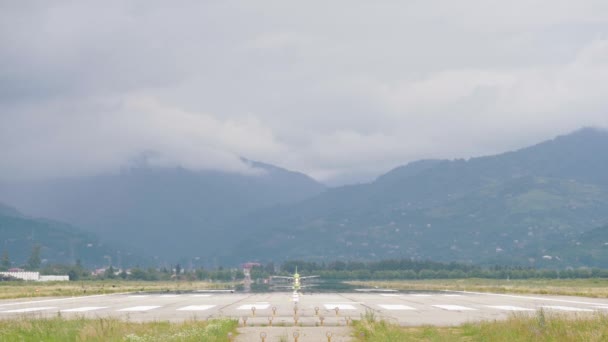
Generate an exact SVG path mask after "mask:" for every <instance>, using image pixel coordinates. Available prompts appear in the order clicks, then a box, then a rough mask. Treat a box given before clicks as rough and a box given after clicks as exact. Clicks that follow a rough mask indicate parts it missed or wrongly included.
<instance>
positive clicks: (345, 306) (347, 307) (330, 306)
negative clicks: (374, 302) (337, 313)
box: [325, 304, 357, 310]
mask: <svg viewBox="0 0 608 342" xmlns="http://www.w3.org/2000/svg"><path fill="white" fill-rule="evenodd" d="M325 308H326V309H327V310H335V309H336V308H338V310H357V309H356V308H355V307H354V306H352V305H348V304H325Z"/></svg>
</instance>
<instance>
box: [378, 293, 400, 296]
mask: <svg viewBox="0 0 608 342" xmlns="http://www.w3.org/2000/svg"><path fill="white" fill-rule="evenodd" d="M380 295H381V296H383V297H401V295H400V294H394V293H382V294H380Z"/></svg>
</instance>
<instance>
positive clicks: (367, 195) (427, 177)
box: [232, 129, 608, 267]
mask: <svg viewBox="0 0 608 342" xmlns="http://www.w3.org/2000/svg"><path fill="white" fill-rule="evenodd" d="M605 151H608V133H607V132H606V131H602V130H596V129H583V130H580V131H577V132H574V133H572V134H570V135H566V136H560V137H557V138H556V139H553V140H550V141H547V142H544V143H540V144H538V145H535V146H531V147H528V148H525V149H522V150H519V151H515V152H509V153H504V154H500V155H496V156H489V157H482V158H472V159H469V160H426V161H420V162H414V163H411V164H408V165H406V166H403V167H398V168H396V169H394V170H392V171H391V172H389V173H387V174H385V175H383V176H381V177H379V178H378V179H377V180H376V181H375V182H372V183H370V184H363V185H354V186H345V187H341V188H336V189H330V190H328V191H326V192H324V193H322V194H320V195H319V196H317V197H315V198H312V199H309V200H306V201H304V202H301V203H298V204H295V205H292V206H288V207H285V208H281V209H280V210H276V211H270V212H264V213H258V214H256V215H253V216H251V217H248V218H247V219H245V220H243V221H242V222H241V224H240V225H237V226H235V227H234V228H233V229H234V230H235V231H240V230H243V227H244V226H245V225H247V226H248V227H249V231H252V232H255V234H252V235H251V236H250V237H249V238H245V239H243V241H242V243H241V244H240V245H239V246H238V247H237V248H236V249H235V251H236V250H238V251H239V253H240V254H243V255H247V256H248V257H250V258H255V257H256V256H257V257H260V258H271V257H272V256H281V257H283V258H306V259H314V260H317V261H326V260H333V259H365V260H369V259H382V258H415V259H432V260H438V261H462V262H472V263H477V264H493V263H501V264H505V263H506V264H518V265H544V266H556V267H564V266H569V265H573V266H580V265H589V266H597V265H598V264H599V263H598V262H595V260H599V259H594V258H595V257H594V258H586V259H584V258H580V257H577V253H578V252H580V247H578V248H577V246H583V245H581V244H580V243H579V240H581V239H582V240H584V239H586V237H587V236H588V235H586V234H588V232H591V231H593V230H594V229H595V228H598V227H600V226H603V225H606V224H607V223H608V153H606V152H605ZM603 242H608V237H607V239H606V241H602V243H603ZM577 243H578V244H577ZM602 246H604V245H602ZM566 247H568V250H569V252H566ZM597 248H600V249H599V250H598V253H599V254H601V253H603V254H602V255H607V253H608V245H606V249H603V247H597ZM261 253H264V254H263V256H261ZM232 254H234V253H232ZM562 254H563V257H560V256H561V255H562Z"/></svg>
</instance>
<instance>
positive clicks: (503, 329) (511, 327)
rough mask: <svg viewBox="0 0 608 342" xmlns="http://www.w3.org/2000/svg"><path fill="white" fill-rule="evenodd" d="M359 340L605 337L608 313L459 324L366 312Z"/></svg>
mask: <svg viewBox="0 0 608 342" xmlns="http://www.w3.org/2000/svg"><path fill="white" fill-rule="evenodd" d="M353 329H354V336H355V337H356V339H357V340H358V341H369V342H380V341H382V342H385V341H437V342H439V341H441V342H443V341H447V342H450V341H492V342H494V341H497V342H502V341H504V342H513V341H541V342H543V341H547V342H549V341H552V342H553V341H554V342H562V341H563V342H570V341H572V342H575V341H576V342H578V341H585V342H596V341H597V342H600V341H608V316H606V315H604V314H599V313H598V314H592V315H580V316H573V315H569V316H566V315H555V314H553V315H548V314H547V313H545V312H543V311H539V312H537V313H536V315H513V316H511V317H510V318H508V319H507V320H504V321H492V322H480V323H468V324H463V325H461V326H458V327H435V326H421V327H400V326H397V325H393V324H390V323H387V322H384V321H378V320H376V319H375V317H374V316H373V314H371V313H368V314H366V316H365V317H362V319H361V320H359V321H355V323H354V328H353Z"/></svg>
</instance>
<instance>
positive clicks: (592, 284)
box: [349, 278, 608, 298]
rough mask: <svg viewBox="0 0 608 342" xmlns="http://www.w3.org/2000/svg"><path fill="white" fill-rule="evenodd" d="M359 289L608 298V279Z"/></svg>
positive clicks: (417, 283)
mask: <svg viewBox="0 0 608 342" xmlns="http://www.w3.org/2000/svg"><path fill="white" fill-rule="evenodd" d="M349 284H352V285H354V286H357V287H374V286H377V287H379V288H391V289H396V290H423V291H441V290H453V291H476V292H494V293H520V294H550V295H562V296H585V297H595V298H608V279H605V278H588V279H514V280H505V279H478V278H467V279H429V280H396V281H352V282H349Z"/></svg>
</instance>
